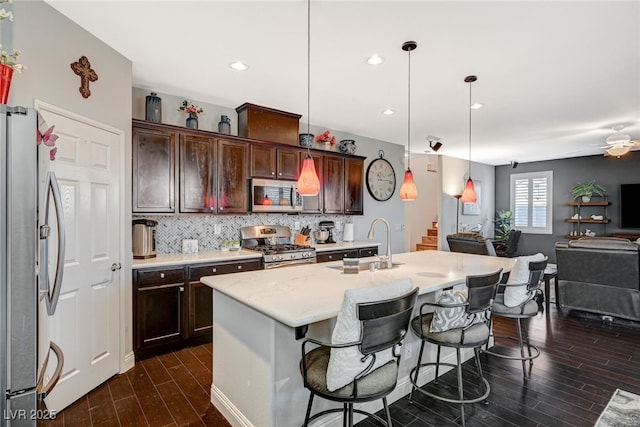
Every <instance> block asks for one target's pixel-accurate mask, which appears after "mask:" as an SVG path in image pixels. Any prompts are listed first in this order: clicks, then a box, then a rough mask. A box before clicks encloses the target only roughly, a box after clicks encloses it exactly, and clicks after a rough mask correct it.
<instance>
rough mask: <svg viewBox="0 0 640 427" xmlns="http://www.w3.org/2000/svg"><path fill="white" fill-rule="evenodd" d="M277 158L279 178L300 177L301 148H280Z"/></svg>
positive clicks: (294, 178)
mask: <svg viewBox="0 0 640 427" xmlns="http://www.w3.org/2000/svg"><path fill="white" fill-rule="evenodd" d="M276 160H277V162H276V163H277V168H276V169H277V177H278V179H291V180H297V179H298V174H299V173H300V150H296V149H294V148H278V152H277V154H276Z"/></svg>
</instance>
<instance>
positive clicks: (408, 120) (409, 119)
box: [407, 49, 412, 170]
mask: <svg viewBox="0 0 640 427" xmlns="http://www.w3.org/2000/svg"><path fill="white" fill-rule="evenodd" d="M411 50H412V49H409V73H408V74H409V79H408V82H407V91H408V93H409V96H407V169H408V170H411Z"/></svg>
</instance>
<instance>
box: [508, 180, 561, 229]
mask: <svg viewBox="0 0 640 427" xmlns="http://www.w3.org/2000/svg"><path fill="white" fill-rule="evenodd" d="M552 188H553V172H552V171H545V172H532V173H519V174H512V175H511V211H512V212H513V222H512V227H513V228H516V229H518V230H522V232H523V233H538V234H551V233H552V227H551V225H552V222H553V218H552V215H551V212H552V211H551V207H552V206H551V202H552Z"/></svg>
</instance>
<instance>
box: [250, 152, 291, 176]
mask: <svg viewBox="0 0 640 427" xmlns="http://www.w3.org/2000/svg"><path fill="white" fill-rule="evenodd" d="M299 153H300V150H298V149H295V148H285V147H275V146H273V145H263V144H252V145H251V177H252V178H253V177H255V178H272V179H290V180H296V179H298V173H299V172H300V154H299Z"/></svg>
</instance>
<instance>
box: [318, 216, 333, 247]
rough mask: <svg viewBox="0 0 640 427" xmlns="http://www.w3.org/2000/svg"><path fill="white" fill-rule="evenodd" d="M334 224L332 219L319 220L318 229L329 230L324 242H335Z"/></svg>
mask: <svg viewBox="0 0 640 427" xmlns="http://www.w3.org/2000/svg"><path fill="white" fill-rule="evenodd" d="M335 226H336V224H335V223H334V222H333V221H320V222H319V223H318V228H319V229H320V231H328V232H329V237H327V240H325V241H324V243H335V242H336V241H335V240H334V239H333V229H334V228H335Z"/></svg>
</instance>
